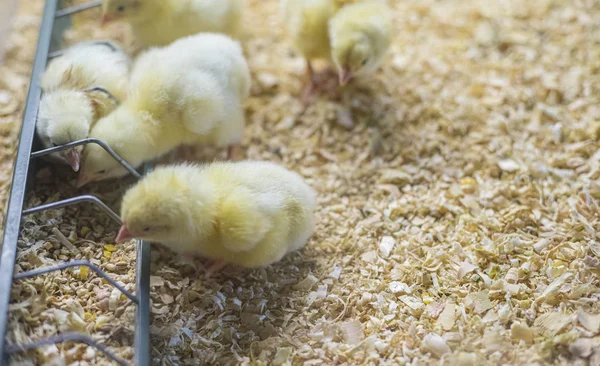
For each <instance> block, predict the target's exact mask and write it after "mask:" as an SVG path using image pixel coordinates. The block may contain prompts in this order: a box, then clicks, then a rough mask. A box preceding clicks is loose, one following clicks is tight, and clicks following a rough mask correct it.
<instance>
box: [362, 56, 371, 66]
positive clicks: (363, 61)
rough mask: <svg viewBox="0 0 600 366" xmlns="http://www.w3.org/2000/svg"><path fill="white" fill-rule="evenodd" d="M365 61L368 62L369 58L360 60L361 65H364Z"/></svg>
mask: <svg viewBox="0 0 600 366" xmlns="http://www.w3.org/2000/svg"><path fill="white" fill-rule="evenodd" d="M367 62H369V59H366V58H365V59H364V60H362V62H361V65H363V66H365V65H366V64H367Z"/></svg>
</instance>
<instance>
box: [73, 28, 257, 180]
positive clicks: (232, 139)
mask: <svg viewBox="0 0 600 366" xmlns="http://www.w3.org/2000/svg"><path fill="white" fill-rule="evenodd" d="M249 92H250V71H249V69H248V64H247V63H246V59H245V58H244V55H243V54H242V49H241V47H240V45H239V44H238V43H237V42H236V41H234V40H232V39H231V38H229V37H227V36H225V35H222V34H212V33H202V34H197V35H194V36H189V37H186V38H182V39H180V40H178V41H175V42H173V43H172V44H171V45H169V46H167V47H164V48H154V49H150V50H148V51H146V52H145V53H143V54H142V55H140V56H139V57H138V59H137V61H136V62H135V64H134V66H133V71H132V73H131V78H130V85H129V95H128V97H127V98H126V100H125V101H124V102H123V103H121V105H119V107H118V108H117V109H115V110H114V111H113V113H111V114H110V115H108V116H106V117H105V118H103V119H101V120H99V121H98V122H97V123H96V124H95V125H94V127H93V128H92V130H91V132H90V136H91V137H94V138H98V139H100V140H103V141H104V142H106V143H107V144H108V145H109V146H110V147H111V148H112V149H114V150H115V151H116V152H117V154H119V155H120V156H121V157H122V158H123V159H125V160H126V161H127V162H128V163H129V164H130V165H132V166H133V167H138V166H140V165H141V164H142V163H143V162H145V161H149V160H152V159H155V158H158V157H160V156H162V155H163V154H165V153H167V152H169V151H171V150H172V149H174V148H176V147H178V146H181V145H187V144H193V143H212V144H214V145H216V146H219V147H220V146H231V145H236V144H238V143H240V141H241V138H242V134H243V130H244V124H245V116H244V108H243V104H244V101H245V99H246V98H247V97H248V95H249ZM126 174H127V171H126V170H125V169H124V168H123V167H122V166H121V165H120V164H119V163H118V162H117V161H116V160H114V159H112V158H111V157H110V155H109V154H108V153H107V152H106V151H104V150H103V149H102V148H101V147H100V146H97V145H88V146H86V147H85V149H84V151H83V159H82V167H81V172H80V173H79V185H80V186H82V185H84V184H86V183H88V182H91V181H97V180H102V179H107V178H116V177H121V176H124V175H126Z"/></svg>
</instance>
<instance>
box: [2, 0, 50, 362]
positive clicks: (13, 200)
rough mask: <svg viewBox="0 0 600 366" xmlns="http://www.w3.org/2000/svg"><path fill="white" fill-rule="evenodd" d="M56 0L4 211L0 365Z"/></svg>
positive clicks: (43, 30) (46, 17) (46, 22)
mask: <svg viewBox="0 0 600 366" xmlns="http://www.w3.org/2000/svg"><path fill="white" fill-rule="evenodd" d="M56 1H57V0H47V1H46V4H45V5H44V13H43V15H42V22H41V25H40V32H39V38H38V43H37V51H36V54H35V60H34V62H33V70H32V74H31V83H30V84H29V93H28V94H27V102H26V105H25V112H24V115H23V124H22V126H21V134H20V136H19V147H18V149H17V157H16V159H15V165H14V169H13V180H12V189H11V193H10V200H9V202H8V210H7V213H6V221H5V226H4V238H3V244H2V256H1V257H0V365H2V364H3V363H4V362H3V361H4V360H3V355H4V339H5V337H6V327H7V325H8V303H9V301H10V288H11V286H12V275H13V271H14V269H15V261H16V254H17V240H18V239H19V228H20V227H21V214H22V212H23V202H24V198H25V188H26V186H27V178H28V170H29V155H30V154H31V146H32V144H33V135H34V133H35V122H36V120H37V111H38V106H39V103H40V96H41V93H42V90H41V88H40V78H41V76H42V73H43V72H44V69H45V68H46V60H47V58H48V51H49V49H50V38H51V35H52V25H53V23H54V14H55V12H56Z"/></svg>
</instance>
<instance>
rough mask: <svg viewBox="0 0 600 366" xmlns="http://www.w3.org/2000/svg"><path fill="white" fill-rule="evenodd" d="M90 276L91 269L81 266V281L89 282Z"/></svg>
mask: <svg viewBox="0 0 600 366" xmlns="http://www.w3.org/2000/svg"><path fill="white" fill-rule="evenodd" d="M89 275H90V269H89V268H88V267H86V266H79V279H80V280H87V278H88V276H89Z"/></svg>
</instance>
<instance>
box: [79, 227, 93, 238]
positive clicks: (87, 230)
mask: <svg viewBox="0 0 600 366" xmlns="http://www.w3.org/2000/svg"><path fill="white" fill-rule="evenodd" d="M90 231H91V229H90V228H89V227H87V226H84V227H82V228H81V233H80V234H81V236H82V237H84V236H85V235H86V234H87V233H89V232H90Z"/></svg>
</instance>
